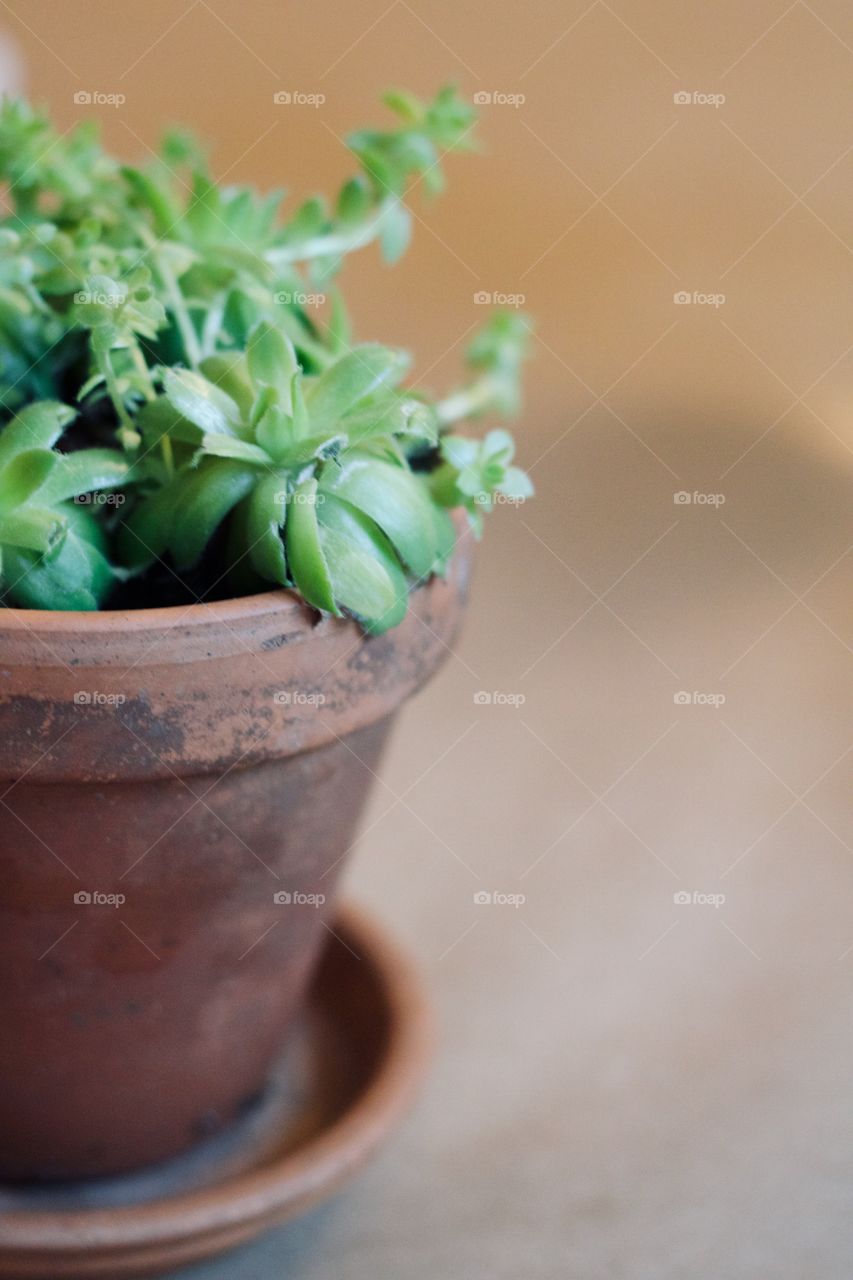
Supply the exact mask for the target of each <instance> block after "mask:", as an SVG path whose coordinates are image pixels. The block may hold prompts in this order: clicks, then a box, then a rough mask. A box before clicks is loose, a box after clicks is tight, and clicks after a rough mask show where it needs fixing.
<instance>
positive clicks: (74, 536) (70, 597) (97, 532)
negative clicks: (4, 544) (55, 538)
mask: <svg viewBox="0 0 853 1280" xmlns="http://www.w3.org/2000/svg"><path fill="white" fill-rule="evenodd" d="M62 517H63V519H64V520H65V522H66V524H67V535H66V537H65V540H64V542H63V543H62V546H61V547H60V548H59V550H58V551H57V552H56V553H55V554H54V555H52V556H49V557H41V558H40V557H39V556H38V555H36V554H35V553H33V552H31V551H22V550H17V549H13V548H7V549H6V550H5V551H4V553H3V579H4V584H5V585H6V590H7V591H8V592H9V595H10V596H11V598H12V600H13V601H14V603H15V604H16V605H18V606H19V607H20V608H23V609H69V610H74V611H80V610H90V609H97V608H98V607H99V606H100V605H101V604H102V602H103V600H104V599H105V597H106V596H107V594H108V593H109V591H110V590H111V588H112V586H113V585H114V582H115V575H114V573H113V571H112V569H111V568H110V564H109V561H108V560H107V557H106V543H105V538H104V535H103V532H102V530H101V529H100V527H99V526H98V523H97V521H96V520H95V518H94V517H93V516H92V515H91V514H90V513H89V512H88V511H83V510H81V509H80V508H75V507H73V506H71V505H68V506H66V507H64V508H63V509H62Z"/></svg>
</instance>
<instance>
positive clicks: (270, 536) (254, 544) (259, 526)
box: [246, 472, 287, 586]
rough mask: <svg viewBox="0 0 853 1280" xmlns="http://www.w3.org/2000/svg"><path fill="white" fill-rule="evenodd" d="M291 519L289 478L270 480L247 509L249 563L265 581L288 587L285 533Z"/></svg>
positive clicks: (279, 476)
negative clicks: (283, 531) (288, 511)
mask: <svg viewBox="0 0 853 1280" xmlns="http://www.w3.org/2000/svg"><path fill="white" fill-rule="evenodd" d="M286 517H287V476H286V474H284V473H280V472H279V473H277V474H275V475H271V476H267V477H266V479H264V480H262V481H261V483H260V484H258V485H256V486H255V488H254V489H253V490H252V492H251V494H250V495H249V498H248V501H247V508H246V539H247V546H248V552H249V559H250V560H251V562H252V564H253V566H254V568H255V569H256V570H257V572H258V573H259V574H260V575H261V577H262V578H266V579H268V580H269V581H270V582H276V583H278V584H279V586H284V585H285V584H286V583H287V566H286V563H285V556H284V543H283V542H282V534H281V531H282V529H284V528H285V525H286Z"/></svg>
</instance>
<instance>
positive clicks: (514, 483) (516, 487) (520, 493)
mask: <svg viewBox="0 0 853 1280" xmlns="http://www.w3.org/2000/svg"><path fill="white" fill-rule="evenodd" d="M498 491H499V492H500V493H503V494H505V496H506V497H507V498H515V499H517V500H518V501H523V500H524V499H525V498H532V497H533V493H534V489H533V481H532V480H531V479H530V476H529V475H528V474H527V472H526V471H522V470H521V468H520V467H507V470H506V474H505V475H504V478H503V480H501V482H500V484H499V485H498Z"/></svg>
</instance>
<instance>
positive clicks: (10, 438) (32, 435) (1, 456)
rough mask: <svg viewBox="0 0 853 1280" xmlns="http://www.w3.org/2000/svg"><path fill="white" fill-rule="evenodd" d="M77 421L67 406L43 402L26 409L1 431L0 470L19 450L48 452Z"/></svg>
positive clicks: (74, 411)
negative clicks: (46, 450) (71, 424)
mask: <svg viewBox="0 0 853 1280" xmlns="http://www.w3.org/2000/svg"><path fill="white" fill-rule="evenodd" d="M76 417H77V411H76V410H75V409H71V408H69V406H68V405H67V404H58V403H56V402H55V401H50V400H42V401H39V403H37V404H31V405H28V406H27V407H26V409H22V410H21V411H20V413H18V415H17V416H16V417H15V418H13V419H12V421H11V422H10V423H9V424H8V425H7V426H5V427H3V429H2V430H0V466H2V465H3V464H5V463H6V462H8V461H9V459H10V458H11V457H12V455H13V454H15V453H18V452H19V451H20V450H21V449H49V448H50V446H51V445H52V444H55V443H56V441H57V440H58V439H59V437H60V436H61V435H62V432H63V431H64V430H65V428H66V427H67V425H68V423H69V422H72V421H73V420H74V418H76Z"/></svg>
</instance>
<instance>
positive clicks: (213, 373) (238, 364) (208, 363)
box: [199, 351, 254, 418]
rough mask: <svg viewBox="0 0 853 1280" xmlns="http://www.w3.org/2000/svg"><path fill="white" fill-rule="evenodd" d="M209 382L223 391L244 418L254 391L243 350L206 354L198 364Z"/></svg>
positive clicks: (249, 408) (250, 405)
mask: <svg viewBox="0 0 853 1280" xmlns="http://www.w3.org/2000/svg"><path fill="white" fill-rule="evenodd" d="M199 367H200V369H201V372H202V373H203V374H204V376H205V378H207V380H208V381H209V382H212V383H213V385H214V386H216V387H218V388H219V389H220V391H224V392H225V394H226V395H228V396H229V397H230V398H231V399H232V400H233V401H234V402H235V404H236V405H237V407H238V408H239V410H240V413H241V414H242V416H243V417H244V418H246V417H248V415H249V412H250V410H251V408H252V400H253V399H254V392H253V391H252V384H251V382H250V380H249V367H248V363H247V360H246V354H245V352H243V351H223V352H220V353H219V354H217V355H214V356H207V357H206V359H204V360H202V362H201V365H200V366H199Z"/></svg>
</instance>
